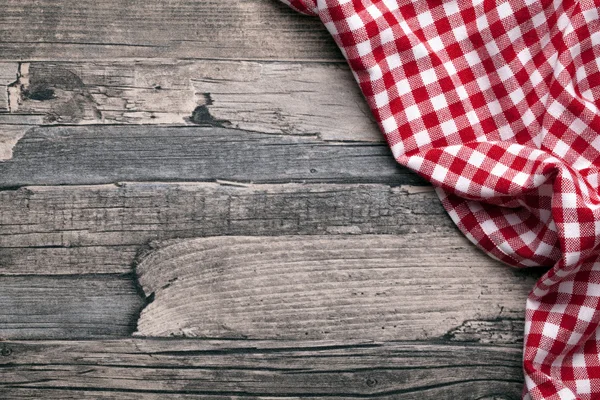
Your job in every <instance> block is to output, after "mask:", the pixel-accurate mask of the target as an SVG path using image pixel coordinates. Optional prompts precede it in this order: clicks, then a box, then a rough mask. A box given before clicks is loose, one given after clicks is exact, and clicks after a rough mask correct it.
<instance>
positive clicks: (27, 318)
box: [0, 271, 143, 380]
mask: <svg viewBox="0 0 600 400" xmlns="http://www.w3.org/2000/svg"><path fill="white" fill-rule="evenodd" d="M41 273H43V271H40V274H41ZM142 304H143V300H142V298H141V297H140V296H139V294H138V293H137V288H136V285H135V282H134V279H133V278H132V276H123V275H71V276H69V275H67V276H43V275H36V276H6V275H1V276H0V338H20V339H36V338H40V337H42V338H78V337H79V338H83V337H101V336H124V335H128V334H130V333H131V332H132V331H133V330H134V329H135V321H136V318H137V315H138V313H139V310H140V308H141V306H142ZM0 375H1V373H0ZM2 380H3V379H2Z"/></svg>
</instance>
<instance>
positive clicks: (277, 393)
mask: <svg viewBox="0 0 600 400" xmlns="http://www.w3.org/2000/svg"><path fill="white" fill-rule="evenodd" d="M0 347H2V348H3V350H4V354H7V353H10V354H8V355H5V356H3V357H0V368H1V370H2V378H3V379H2V381H1V382H0V388H1V389H0V390H2V392H3V394H4V395H6V396H8V398H11V399H20V398H32V397H34V398H61V399H80V398H83V397H85V396H92V397H93V398H97V399H119V400H121V399H134V398H141V397H143V398H148V399H162V398H177V399H199V398H202V399H204V398H209V399H217V398H219V399H223V398H260V399H275V398H277V399H292V398H293V399H298V398H329V399H330V398H333V399H350V398H376V399H398V398H402V399H407V400H410V399H414V400H416V399H419V400H423V399H436V400H437V399H457V398H460V399H464V400H468V399H473V400H475V399H492V398H494V399H506V400H508V399H518V398H520V397H519V395H520V391H521V387H522V381H523V378H522V373H521V368H520V361H521V348H520V346H509V347H499V346H497V347H488V346H474V345H468V346H465V345H456V344H455V345H448V344H430V343H419V342H416V343H406V342H389V343H378V342H363V341H291V342H290V341H281V340H278V341H264V340H261V341H249V340H231V341H216V340H210V341H209V340H203V341H199V340H156V339H154V340H148V339H145V340H120V341H92V342H90V341H73V342H6V343H4V344H0Z"/></svg>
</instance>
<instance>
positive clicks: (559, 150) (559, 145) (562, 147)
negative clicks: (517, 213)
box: [552, 139, 569, 157]
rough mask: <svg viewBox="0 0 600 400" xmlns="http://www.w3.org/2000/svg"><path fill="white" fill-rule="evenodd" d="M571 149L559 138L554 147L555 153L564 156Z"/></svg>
mask: <svg viewBox="0 0 600 400" xmlns="http://www.w3.org/2000/svg"><path fill="white" fill-rule="evenodd" d="M568 151H569V145H568V144H566V143H565V142H563V141H562V140H560V139H559V140H558V141H557V142H556V144H555V145H554V148H553V149H552V152H553V153H554V154H557V155H558V156H560V157H564V156H565V155H566V154H567V152H568Z"/></svg>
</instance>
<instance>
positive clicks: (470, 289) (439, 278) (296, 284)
mask: <svg viewBox="0 0 600 400" xmlns="http://www.w3.org/2000/svg"><path fill="white" fill-rule="evenodd" d="M434 237H435V235H432V234H426V235H417V234H413V235H409V236H397V235H389V236H380V235H333V236H320V235H314V236H278V237H260V236H259V237H239V236H231V237H222V236H221V237H216V238H203V239H193V240H187V241H181V240H174V241H170V242H166V243H163V244H155V245H154V246H152V249H151V250H148V251H147V254H146V255H144V256H142V258H141V260H139V261H138V262H137V263H136V265H137V267H136V273H137V276H138V281H139V283H140V285H141V287H142V289H143V290H144V292H145V294H146V296H147V297H149V298H151V299H152V302H150V304H148V306H147V307H146V308H145V309H144V310H143V311H142V313H141V315H140V318H139V320H138V330H137V332H136V334H139V335H142V336H173V335H175V336H188V337H190V336H191V337H193V336H197V337H242V338H253V339H256V338H286V339H298V338H302V337H305V338H313V339H342V338H343V339H352V338H360V339H369V338H374V337H377V338H379V339H381V340H407V339H427V338H431V337H439V336H442V335H444V334H446V333H447V331H449V330H450V329H452V328H453V327H455V326H456V325H460V323H461V322H462V321H466V320H472V319H474V318H478V319H483V320H488V319H494V318H502V319H504V318H506V319H521V318H523V316H524V311H523V304H525V300H526V298H527V293H528V292H529V291H530V290H531V287H532V285H533V284H534V283H535V279H533V278H532V277H531V278H529V279H523V280H521V281H519V282H518V284H517V283H514V282H510V280H511V278H512V277H514V275H513V273H512V271H511V270H510V269H509V268H508V267H506V266H503V265H500V264H499V263H496V262H493V261H492V260H489V259H488V258H486V257H485V256H484V255H482V254H479V253H476V252H472V253H471V252H465V251H464V250H463V249H464V248H465V247H468V244H467V243H466V239H464V238H460V237H456V236H451V237H436V238H435V240H433V238H434ZM507 282H510V283H509V284H507Z"/></svg>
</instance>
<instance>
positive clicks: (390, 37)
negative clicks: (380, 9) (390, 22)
mask: <svg viewBox="0 0 600 400" xmlns="http://www.w3.org/2000/svg"><path fill="white" fill-rule="evenodd" d="M379 39H380V40H381V44H386V43H389V42H393V41H394V31H392V28H387V29H386V30H384V31H382V32H381V33H380V34H379Z"/></svg>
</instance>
